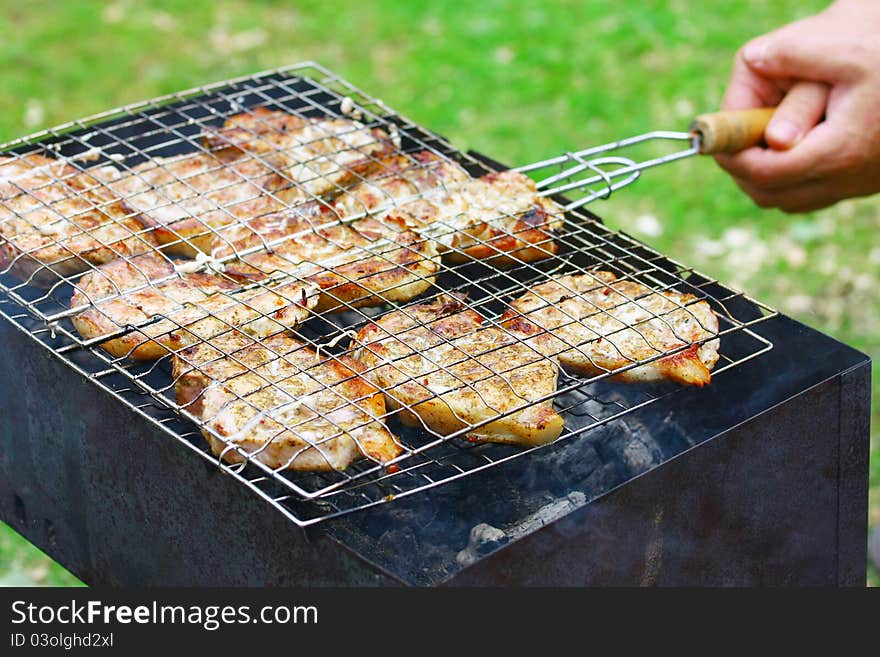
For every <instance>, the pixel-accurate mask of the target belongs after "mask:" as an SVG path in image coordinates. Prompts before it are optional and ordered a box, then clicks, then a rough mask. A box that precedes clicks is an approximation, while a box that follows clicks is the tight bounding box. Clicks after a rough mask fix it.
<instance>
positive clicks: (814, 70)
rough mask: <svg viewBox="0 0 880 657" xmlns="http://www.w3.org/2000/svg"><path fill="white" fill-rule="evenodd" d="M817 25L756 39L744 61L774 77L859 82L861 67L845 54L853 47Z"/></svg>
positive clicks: (791, 27) (789, 27) (800, 23)
mask: <svg viewBox="0 0 880 657" xmlns="http://www.w3.org/2000/svg"><path fill="white" fill-rule="evenodd" d="M813 25H814V23H813V21H812V20H811V19H807V20H804V21H798V22H796V23H792V24H790V25H787V26H785V27H783V28H780V29H778V30H776V31H775V32H771V33H769V34H765V35H763V36H760V37H758V38H756V39H753V40H752V41H749V42H748V43H747V44H746V45H745V46H743V49H742V53H743V54H742V57H743V60H744V61H745V63H746V65H747V66H748V67H749V68H750V69H752V70H753V71H754V72H755V73H756V74H757V75H762V76H766V77H771V78H796V79H801V80H813V81H817V82H828V83H833V82H848V81H851V80H853V79H855V77H857V76H858V68H857V66H855V65H854V64H852V63H851V62H852V61H853V60H852V58H851V57H848V56H845V54H844V53H842V52H841V50H842V49H844V48H847V47H849V45H848V44H846V43H843V44H842V43H841V41H840V37H839V36H837V35H835V34H834V33H833V31H829V30H827V29H819V28H816V27H813ZM855 61H856V62H858V61H859V58H858V57H856V59H855Z"/></svg>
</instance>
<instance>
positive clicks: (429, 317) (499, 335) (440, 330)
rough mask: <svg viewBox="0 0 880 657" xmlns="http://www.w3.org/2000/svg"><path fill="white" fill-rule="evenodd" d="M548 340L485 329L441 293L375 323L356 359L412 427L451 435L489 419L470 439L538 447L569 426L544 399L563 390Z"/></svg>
mask: <svg viewBox="0 0 880 657" xmlns="http://www.w3.org/2000/svg"><path fill="white" fill-rule="evenodd" d="M545 337H546V336H543V337H542V336H530V335H529V334H527V333H521V334H515V333H512V332H508V331H504V330H502V329H500V328H496V327H491V326H486V327H484V326H483V318H482V317H481V316H480V315H479V314H478V313H476V312H475V311H473V310H469V309H466V308H465V307H464V305H463V304H462V302H461V301H460V300H459V299H458V298H456V297H453V296H450V295H441V296H439V297H438V298H437V299H436V300H435V301H433V302H431V303H427V304H422V305H417V306H410V307H407V308H403V309H400V310H396V311H394V312H391V313H388V314H387V315H384V316H382V317H381V318H379V319H378V320H376V321H375V323H371V324H368V325H367V326H366V327H364V328H363V329H361V331H360V332H359V333H358V334H357V338H356V340H357V344H358V349H357V351H356V352H355V355H356V357H357V358H358V359H359V360H361V361H362V362H363V363H364V364H365V365H366V366H367V370H366V371H365V372H364V376H365V377H366V378H368V379H369V380H370V381H372V382H373V383H375V384H376V385H377V386H378V387H380V388H382V389H383V390H384V391H385V399H386V403H387V404H388V407H389V408H391V409H401V410H400V415H401V419H402V420H403V421H404V422H406V423H407V424H412V425H418V424H422V425H423V426H425V427H426V428H427V429H429V430H430V431H433V432H435V433H436V434H441V435H447V434H450V433H453V432H455V431H458V430H460V429H462V428H465V427H468V426H470V425H473V424H478V423H484V422H485V423H486V424H483V425H482V426H480V427H478V428H475V429H473V430H472V431H469V432H468V433H467V437H468V439H470V440H472V441H478V442H498V443H511V444H516V445H525V446H532V445H540V444H543V443H547V442H550V441H552V440H554V439H555V438H557V437H558V436H559V434H560V432H561V431H562V425H563V420H562V417H561V416H560V415H559V414H558V413H556V411H554V410H553V404H552V402H551V401H538V400H540V399H541V398H542V397H545V396H549V395H551V394H552V393H553V392H554V391H555V390H556V378H557V374H558V371H557V366H556V362H555V360H554V359H552V358H547V357H545V356H543V355H542V353H541V352H540V351H539V349H538V348H537V347H536V346H535V344H534V342H535V341H537V342H541V340H542V339H544V338H545ZM505 414H507V415H505ZM502 415H504V417H501V416H502Z"/></svg>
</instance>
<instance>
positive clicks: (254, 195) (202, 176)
mask: <svg viewBox="0 0 880 657" xmlns="http://www.w3.org/2000/svg"><path fill="white" fill-rule="evenodd" d="M279 166H280V160H278V159H277V158H275V160H274V161H273V160H272V159H271V158H265V159H256V158H253V157H242V158H239V159H237V160H230V161H224V160H220V159H218V158H216V157H214V156H212V155H208V154H205V153H186V154H184V155H178V156H175V157H170V158H161V157H157V158H153V159H150V160H147V161H145V162H142V163H140V164H138V165H136V166H134V167H133V168H132V170H131V171H130V172H127V173H124V174H123V173H120V172H119V171H117V170H116V169H113V168H112V167H106V168H105V171H104V172H103V175H100V176H99V177H100V178H101V181H102V182H103V183H104V184H105V186H106V188H107V189H109V190H111V192H112V193H113V194H115V195H117V196H118V197H119V198H121V199H123V203H124V204H125V205H127V206H128V207H130V208H132V209H133V210H134V211H136V212H137V213H138V217H139V218H140V219H141V221H142V222H143V223H144V225H145V226H147V227H148V228H150V229H152V231H153V234H154V235H155V236H156V239H157V240H158V241H159V242H160V243H161V244H163V245H166V248H165V250H166V251H167V252H169V253H175V254H179V255H183V256H187V257H193V256H195V254H196V253H197V252H198V251H203V252H207V251H208V249H209V248H210V244H211V241H212V240H213V238H214V235H215V234H216V233H217V231H218V230H220V229H222V228H223V227H224V226H227V225H228V224H230V223H233V222H236V221H238V220H241V219H248V218H250V217H253V216H257V215H260V214H265V213H267V212H272V211H277V210H280V209H281V208H283V207H284V204H283V203H282V202H281V201H280V200H278V199H277V198H274V197H273V196H272V195H271V194H270V193H269V192H272V191H277V190H279V189H281V188H283V187H284V186H285V185H287V184H288V183H287V181H286V180H285V179H284V177H283V176H282V175H280V174H279V173H277V172H276V170H275V169H276V168H277V167H279Z"/></svg>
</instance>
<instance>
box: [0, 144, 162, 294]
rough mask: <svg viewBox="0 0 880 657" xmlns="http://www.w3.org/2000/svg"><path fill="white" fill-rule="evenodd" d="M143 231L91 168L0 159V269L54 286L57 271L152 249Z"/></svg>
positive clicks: (46, 160)
mask: <svg viewBox="0 0 880 657" xmlns="http://www.w3.org/2000/svg"><path fill="white" fill-rule="evenodd" d="M103 169H112V167H104V168H103ZM112 170H113V171H115V169H112ZM145 232H146V231H144V227H143V226H142V225H141V223H140V222H139V221H138V220H137V218H136V217H134V216H131V213H130V211H129V210H128V208H126V207H124V206H122V205H121V204H120V203H119V202H118V199H116V198H115V197H114V196H113V195H112V194H109V193H108V191H107V190H106V189H105V188H104V187H103V186H101V185H100V184H97V182H96V181H95V179H94V178H93V177H92V176H91V175H90V174H89V173H83V172H82V171H81V170H78V169H76V168H75V167H73V166H71V165H69V164H67V163H65V162H62V161H60V160H53V159H50V158H47V157H43V156H41V155H37V154H29V155H24V156H21V157H0V272H4V271H6V270H9V271H11V272H12V273H13V274H15V275H16V276H18V277H19V278H21V279H22V280H24V281H27V282H28V283H30V284H33V285H39V286H41V287H49V286H51V285H53V284H55V283H57V282H58V280H59V276H70V275H74V274H78V273H80V272H82V271H84V270H86V269H88V268H89V267H91V266H94V265H99V264H102V263H105V262H109V261H110V260H113V259H114V258H117V257H121V256H125V257H129V256H132V255H135V254H138V253H145V252H148V251H151V250H153V249H154V241H153V238H152V237H151V236H150V235H148V234H145Z"/></svg>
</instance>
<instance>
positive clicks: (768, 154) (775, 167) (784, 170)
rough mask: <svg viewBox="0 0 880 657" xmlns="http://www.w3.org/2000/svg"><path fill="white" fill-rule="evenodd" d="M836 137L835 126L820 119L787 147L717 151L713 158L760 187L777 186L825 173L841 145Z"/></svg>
mask: <svg viewBox="0 0 880 657" xmlns="http://www.w3.org/2000/svg"><path fill="white" fill-rule="evenodd" d="M838 140H839V135H838V134H837V133H836V132H835V130H833V129H832V128H830V127H829V124H828V123H826V122H823V123H820V124H819V125H817V126H816V127H815V128H813V129H812V130H810V131H809V132H808V133H807V134H806V136H805V137H804V138H803V139H802V140H801V141H800V142H798V143H797V144H796V145H795V146H794V147H793V148H790V149H789V150H786V151H775V150H772V149H766V148H759V147H753V148H747V149H746V150H744V151H740V152H739V153H735V154H733V155H726V154H720V155H717V156H716V157H715V159H716V161H717V162H718V164H719V165H720V166H721V167H722V168H723V169H724V170H725V171H727V172H728V173H730V174H731V175H733V176H734V177H736V178H741V179H743V180H746V181H748V182H750V183H752V184H754V185H757V186H758V187H762V188H764V189H777V188H781V187H787V186H789V185H794V184H797V183H802V182H805V181H809V180H814V179H817V178H819V177H821V176H822V175H824V174H826V173H828V172H829V170H830V169H831V168H832V167H834V166H835V165H836V158H834V157H832V155H833V154H834V153H836V152H838V151H840V149H841V145H840V144H839V142H838Z"/></svg>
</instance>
